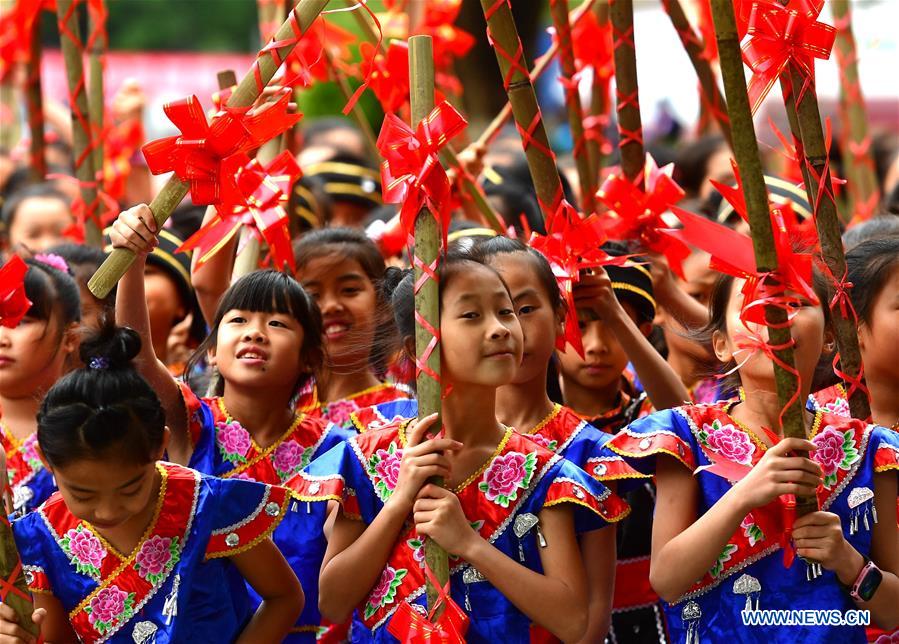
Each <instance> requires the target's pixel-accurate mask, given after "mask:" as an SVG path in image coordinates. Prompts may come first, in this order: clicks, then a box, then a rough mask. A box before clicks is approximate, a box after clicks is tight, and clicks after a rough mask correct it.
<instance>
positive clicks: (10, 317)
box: [0, 255, 31, 329]
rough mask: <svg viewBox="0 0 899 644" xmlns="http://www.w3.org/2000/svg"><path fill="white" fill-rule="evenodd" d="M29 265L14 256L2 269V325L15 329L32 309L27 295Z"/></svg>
mask: <svg viewBox="0 0 899 644" xmlns="http://www.w3.org/2000/svg"><path fill="white" fill-rule="evenodd" d="M27 272H28V265H27V264H26V263H25V262H24V261H22V258H21V257H19V256H18V255H13V256H12V257H11V258H10V260H9V261H8V262H6V263H5V264H4V265H3V267H2V268H0V325H3V326H5V327H6V328H8V329H14V328H16V327H17V326H18V325H19V322H21V321H22V318H23V317H25V314H26V313H28V309H30V308H31V300H29V299H28V296H27V295H25V274H26V273H27Z"/></svg>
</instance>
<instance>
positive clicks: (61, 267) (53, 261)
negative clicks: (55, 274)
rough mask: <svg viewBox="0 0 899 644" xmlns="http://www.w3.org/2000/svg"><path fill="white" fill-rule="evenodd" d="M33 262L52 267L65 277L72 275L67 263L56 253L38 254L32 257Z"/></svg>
mask: <svg viewBox="0 0 899 644" xmlns="http://www.w3.org/2000/svg"><path fill="white" fill-rule="evenodd" d="M34 261H36V262H40V263H41V264H46V265H47V266H52V267H53V268H55V269H56V270H58V271H62V272H63V273H66V274H67V275H71V274H72V271H70V270H69V264H68V262H66V260H65V259H63V258H62V257H61V256H59V255H57V254H56V253H38V254H37V255H35V256H34Z"/></svg>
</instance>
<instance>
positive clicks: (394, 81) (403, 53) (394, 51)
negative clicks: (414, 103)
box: [343, 40, 409, 114]
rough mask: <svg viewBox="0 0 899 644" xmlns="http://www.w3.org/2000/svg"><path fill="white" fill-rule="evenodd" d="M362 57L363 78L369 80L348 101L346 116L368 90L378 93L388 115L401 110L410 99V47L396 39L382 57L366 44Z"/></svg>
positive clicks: (361, 72)
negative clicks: (366, 89)
mask: <svg viewBox="0 0 899 644" xmlns="http://www.w3.org/2000/svg"><path fill="white" fill-rule="evenodd" d="M359 56H360V57H361V58H362V63H361V65H360V76H361V77H363V78H364V79H365V80H364V82H363V84H362V85H360V86H359V88H358V89H357V90H356V92H355V93H354V94H353V96H352V97H351V98H350V100H349V101H348V102H347V104H346V106H345V107H344V108H343V113H344V114H349V111H350V110H351V109H353V106H354V105H355V104H356V101H358V100H359V97H360V96H361V95H362V92H364V91H365V88H366V87H368V88H371V91H373V92H374V93H375V96H376V97H377V98H378V101H380V103H381V108H382V109H383V110H384V111H385V112H397V111H399V109H400V108H401V107H402V106H403V105H405V103H406V101H408V100H409V46H408V45H407V44H406V43H405V42H402V41H396V40H394V41H392V42H391V43H390V45H389V46H388V47H387V53H386V54H382V53H380V52H379V51H378V50H377V48H376V47H375V46H374V45H372V44H371V43H368V42H364V43H362V44H361V45H359Z"/></svg>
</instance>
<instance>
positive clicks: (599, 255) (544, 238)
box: [528, 199, 627, 358]
mask: <svg viewBox="0 0 899 644" xmlns="http://www.w3.org/2000/svg"><path fill="white" fill-rule="evenodd" d="M605 240H606V236H605V233H604V232H603V226H602V222H601V221H600V219H599V217H598V216H597V215H595V214H593V215H590V216H589V217H587V218H585V219H581V217H580V215H579V214H578V212H577V211H576V210H575V209H574V208H573V207H572V205H571V204H569V203H568V202H567V201H565V200H564V199H563V200H562V201H561V203H560V204H559V207H558V208H556V210H555V212H553V213H552V214H551V215H550V216H549V217H548V218H547V220H546V235H541V234H539V233H533V234H532V235H531V239H530V241H529V242H528V243H529V245H530V246H531V248H533V249H534V250H536V251H537V252H539V253H540V254H541V255H543V256H544V257H545V258H546V260H547V261H548V262H549V265H550V267H552V271H553V275H555V278H556V282H558V284H559V290H561V291H562V298H563V299H564V300H565V305H566V308H567V309H568V310H567V311H566V314H565V329H564V333H563V334H562V336H561V337H560V338H557V339H556V348H557V349H559V351H564V350H565V346H566V345H571V347H572V348H573V349H574V350H575V351H576V352H577V354H578V355H579V356H581V357H582V358H583V357H584V346H583V343H582V342H581V331H580V327H579V326H578V319H577V311H576V310H575V305H574V285H575V284H576V283H577V282H578V280H579V279H580V274H581V271H582V270H587V269H590V268H595V267H597V266H608V265H611V264H618V265H620V264H622V263H624V262H625V261H627V257H612V256H610V255H608V254H607V253H606V252H605V251H604V250H602V249H601V248H600V246H602V244H603V242H604V241H605Z"/></svg>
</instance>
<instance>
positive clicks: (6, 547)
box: [0, 459, 39, 637]
mask: <svg viewBox="0 0 899 644" xmlns="http://www.w3.org/2000/svg"><path fill="white" fill-rule="evenodd" d="M0 460H3V459H0ZM3 464H4V467H3V474H4V476H5V475H6V463H5V460H3ZM5 488H6V486H5V485H3V486H2V487H0V489H5ZM0 511H3V513H2V515H0V581H8V582H9V583H11V584H12V589H7V590H3V588H2V587H0V602H2V603H4V604H6V605H8V606H9V607H10V608H12V609H13V610H14V611H16V615H17V616H18V617H19V625H20V626H21V627H22V628H24V629H25V630H26V631H28V632H29V633H31V634H32V635H34V636H35V637H37V636H38V634H39V629H38V627H37V626H36V625H35V624H34V622H32V621H31V613H33V612H34V605H33V604H32V603H31V597H30V595H29V594H28V584H27V582H26V580H25V574H24V572H23V571H22V560H21V559H20V558H19V551H18V550H17V549H16V541H15V538H14V537H13V532H12V526H10V525H9V519H7V518H6V512H5V508H4V504H3V503H2V502H0Z"/></svg>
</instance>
